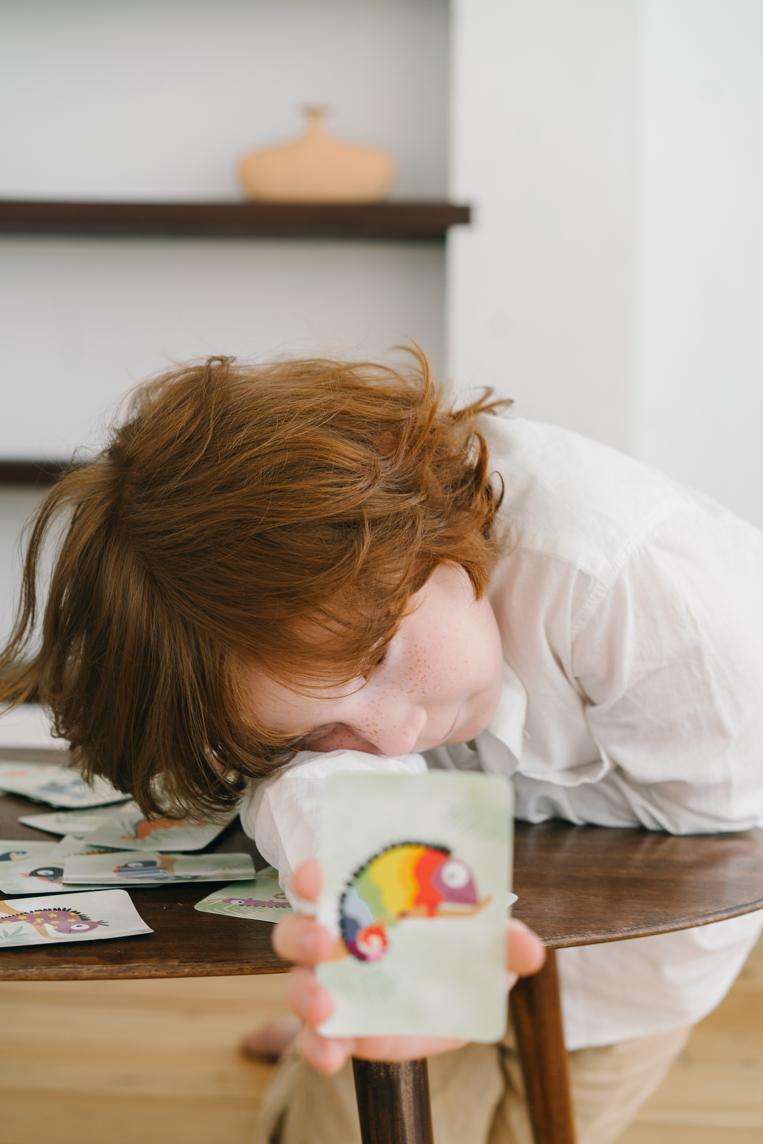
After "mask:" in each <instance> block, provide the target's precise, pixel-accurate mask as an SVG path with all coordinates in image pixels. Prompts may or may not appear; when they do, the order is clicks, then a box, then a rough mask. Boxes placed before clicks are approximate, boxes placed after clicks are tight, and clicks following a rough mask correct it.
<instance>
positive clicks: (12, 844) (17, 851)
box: [0, 838, 56, 882]
mask: <svg viewBox="0 0 763 1144" xmlns="http://www.w3.org/2000/svg"><path fill="white" fill-rule="evenodd" d="M55 845H56V843H55V842H28V841H27V840H26V838H24V839H21V838H10V839H5V840H3V841H0V882H2V876H3V870H4V869H5V867H4V865H3V863H5V862H26V861H27V860H30V859H34V858H44V857H45V855H46V853H47V852H48V851H49V850H50V849H51V848H52V847H54V846H55Z"/></svg>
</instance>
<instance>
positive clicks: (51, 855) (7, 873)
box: [0, 837, 102, 894]
mask: <svg viewBox="0 0 763 1144" xmlns="http://www.w3.org/2000/svg"><path fill="white" fill-rule="evenodd" d="M33 845H36V847H37V849H35V851H34V852H33V854H31V855H30V857H29V858H24V859H21V860H19V861H17V862H13V863H12V864H11V863H9V864H8V865H7V866H6V865H0V893H3V894H34V893H37V894H61V893H66V892H68V890H69V887H68V886H65V885H64V861H65V859H66V858H67V857H69V856H70V855H74V854H97V853H101V852H102V851H101V849H97V848H95V847H92V848H91V847H89V846H87V845H86V844H85V843H84V842H83V841H82V839H80V838H74V837H67V838H62V839H61V840H60V842H38V843H36V844H33ZM81 889H83V890H98V889H100V883H99V882H98V881H94V882H91V883H90V884H88V885H87V886H82V887H81Z"/></svg>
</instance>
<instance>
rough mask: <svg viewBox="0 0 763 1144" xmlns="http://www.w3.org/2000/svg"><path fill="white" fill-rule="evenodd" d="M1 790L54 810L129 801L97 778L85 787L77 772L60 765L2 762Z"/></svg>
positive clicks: (108, 784) (109, 784)
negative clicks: (32, 800) (44, 804)
mask: <svg viewBox="0 0 763 1144" xmlns="http://www.w3.org/2000/svg"><path fill="white" fill-rule="evenodd" d="M0 790H4V791H8V792H9V793H10V794H21V795H24V796H25V797H26V798H31V799H34V800H35V801H36V802H47V803H49V804H50V805H51V806H62V807H68V808H70V809H74V808H76V809H78V810H79V809H82V808H83V807H87V806H104V805H106V804H107V803H112V802H124V801H125V800H126V798H127V795H126V794H120V792H119V791H118V790H116V789H115V788H114V787H113V786H112V785H111V783H109V782H107V781H106V779H102V778H96V779H95V780H94V781H93V783H92V784H90V783H86V782H85V780H84V779H83V778H82V777H81V776H80V775H79V774H78V773H77V771H75V770H73V769H72V768H71V767H66V766H60V765H59V764H57V763H54V764H48V763H45V764H43V763H13V762H0Z"/></svg>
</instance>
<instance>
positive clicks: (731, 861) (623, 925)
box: [0, 750, 763, 1144]
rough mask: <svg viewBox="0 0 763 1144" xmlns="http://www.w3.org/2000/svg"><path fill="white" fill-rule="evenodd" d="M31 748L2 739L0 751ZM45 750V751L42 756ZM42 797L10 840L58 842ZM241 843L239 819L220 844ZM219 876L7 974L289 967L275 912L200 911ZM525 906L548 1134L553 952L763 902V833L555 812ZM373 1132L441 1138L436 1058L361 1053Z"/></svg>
mask: <svg viewBox="0 0 763 1144" xmlns="http://www.w3.org/2000/svg"><path fill="white" fill-rule="evenodd" d="M21 757H26V758H29V757H30V755H29V753H28V752H20V751H15V752H11V751H8V750H0V758H16V759H19V758H21ZM35 757H38V758H40V759H41V760H42V759H43V758H44V759H45V760H46V761H48V760H49V756H46V755H45V754H43V753H39V752H38V753H36V754H35ZM43 809H44V808H42V807H41V806H40V804H39V803H34V804H33V803H30V802H28V801H27V800H26V799H22V798H16V797H15V796H13V795H6V796H5V797H3V798H0V837H2V838H18V839H24V838H25V839H37V840H40V839H50V840H51V841H55V839H54V838H53V836H51V835H47V834H43V833H42V832H41V831H37V830H34V829H33V828H31V827H26V826H23V825H22V824H20V823H19V822H18V816H19V814H22V813H40V812H41V811H42V810H43ZM209 849H210V850H213V851H231V850H245V851H248V852H250V853H253V854H256V852H255V850H254V846H253V843H252V842H251V841H250V840H249V839H247V838H246V837H245V836H244V835H243V833H242V832H241V830H240V828H239V827H238V826H237V825H232V826H231V827H229V828H228V829H227V830H226V831H225V833H224V834H223V835H221V836H220V838H219V839H218V840H217V842H216V843H214V844H213V845H212V846H211V847H210V848H209ZM213 885H214V884H213V883H205V884H204V886H200V885H199V884H198V883H196V884H189V885H179V886H157V887H153V888H150V889H149V888H140V887H131V888H130V894H131V895H132V897H133V901H134V903H135V905H136V908H137V910H138V912H139V914H140V915H141V917H143V918H144V919H145V921H146V922H147V923H148V925H150V926H151V927H152V929H154V930H155V931H156V932H155V933H153V934H145V935H141V936H138V937H130V938H124V939H121V940H110V941H102V942H87V943H83V944H81V945H79V944H74V943H72V944H60V945H51V946H48V947H41V946H29V947H24V948H22V949H17V950H12V949H6V950H3V951H2V954H1V955H0V979H5V980H16V981H61V980H73V981H76V980H83V979H84V980H95V979H99V978H120V979H121V978H130V977H205V976H206V977H208V976H214V977H218V976H229V975H232V974H250V973H280V972H283V971H285V970H286V969H288V966H287V965H286V963H284V962H283V961H281V960H280V959H279V958H278V957H277V956H276V955H275V953H274V952H273V949H272V947H271V935H272V932H273V927H272V926H271V925H269V924H268V923H266V922H253V921H248V920H246V919H242V918H231V917H225V918H221V917H219V916H216V915H214V914H201V913H198V912H197V911H195V910H194V909H193V905H194V903H195V902H197V901H199V900H200V899H201V898H202V897H204V896H206V894H207V893H209V892H210V890H211V889H212V886H213ZM514 889H515V890H516V892H517V894H518V895H519V903H518V906H517V909H516V914H517V916H518V917H520V918H521V919H522V920H523V921H524V922H525V923H526V924H527V925H529V926H531V927H532V929H534V930H535V931H536V933H538V934H539V935H540V937H541V938H542V939H543V940H544V941H545V942H546V944H547V946H548V947H549V950H550V955H549V957H548V960H547V963H546V966H545V967H544V969H543V970H542V971H541V973H539V974H537V975H536V976H535V977H532V978H526V979H525V980H523V981H521V982H520V983H519V984H518V985H517V986H516V987H515V989H514V990H513V992H512V995H511V1008H512V1017H513V1020H514V1024H515V1027H516V1032H517V1042H518V1046H519V1051H520V1057H521V1060H522V1065H523V1073H524V1077H525V1084H526V1087H527V1092H528V1103H529V1110H530V1116H531V1120H532V1123H533V1130H534V1135H535V1139H536V1141H538V1142H540V1144H569V1142H571V1141H572V1140H573V1139H574V1136H573V1130H572V1115H571V1104H570V1099H569V1087H568V1082H567V1064H566V1055H565V1051H564V1042H563V1037H562V1029H561V1019H560V1014H559V996H558V986H557V980H556V963H555V957H554V954H553V951H554V950H555V949H561V948H564V947H567V946H577V945H590V944H594V943H597V942H607V941H620V940H623V939H624V938H632V937H646V936H648V935H651V934H657V933H668V932H670V931H673V930H680V929H687V928H689V927H690V926H695V925H706V924H708V923H710V922H715V921H721V920H723V919H725V918H731V917H736V916H738V915H739V914H744V913H749V912H751V911H753V910H758V909H761V908H763V831H759V830H753V831H747V832H744V833H739V834H719V835H699V836H687V837H680V838H677V837H673V836H670V835H664V834H654V833H650V832H647V831H640V830H608V829H603V828H600V827H592V826H570V825H568V824H566V823H560V822H550V823H544V824H542V825H539V826H529V825H527V824H523V823H518V824H517V828H516V843H515V859H514ZM354 1067H355V1077H356V1088H357V1093H358V1106H359V1111H360V1116H361V1125H362V1129H363V1134H364V1135H363V1139H364V1141H367V1142H369V1144H414V1142H415V1144H428V1141H431V1139H432V1136H431V1124H430V1120H429V1099H428V1090H427V1081H426V1062H423V1061H414V1062H407V1063H404V1064H402V1065H387V1064H383V1063H373V1062H364V1061H360V1062H358V1061H356V1062H354Z"/></svg>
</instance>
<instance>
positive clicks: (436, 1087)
mask: <svg viewBox="0 0 763 1144" xmlns="http://www.w3.org/2000/svg"><path fill="white" fill-rule="evenodd" d="M690 1031H691V1030H690V1029H689V1028H682V1029H674V1030H671V1032H669V1033H658V1034H657V1035H656V1036H652V1037H642V1038H640V1039H638V1040H634V1041H624V1042H623V1043H621V1044H618V1045H608V1046H606V1047H604V1048H598V1049H579V1050H578V1051H577V1052H573V1053H570V1054H569V1064H570V1079H571V1082H572V1098H573V1106H574V1110H575V1122H576V1125H577V1139H578V1144H611V1142H612V1141H614V1140H617V1138H618V1137H619V1136H620V1134H621V1133H622V1132H624V1131H625V1129H626V1127H627V1126H628V1124H629V1123H630V1122H631V1120H633V1118H634V1117H635V1115H636V1113H637V1111H638V1109H639V1107H640V1105H641V1104H642V1103H643V1102H644V1101H645V1100H646V1098H647V1097H648V1096H649V1095H650V1094H651V1093H652V1092H654V1090H655V1089H656V1088H657V1086H658V1085H659V1083H660V1081H661V1080H662V1079H663V1077H664V1076H665V1074H666V1073H667V1071H668V1069H669V1068H670V1066H671V1064H672V1063H673V1061H674V1060H675V1058H676V1057H677V1056H678V1054H679V1053H680V1051H681V1049H682V1048H683V1047H684V1045H685V1044H686V1042H687V1040H688V1038H689V1033H690ZM429 1087H430V1092H431V1097H432V1119H433V1127H434V1138H435V1141H436V1144H532V1132H531V1130H530V1123H529V1120H528V1117H527V1111H526V1109H525V1103H524V1097H523V1088H522V1079H521V1073H520V1068H519V1061H518V1059H517V1055H516V1052H515V1050H514V1047H513V1037H512V1034H511V1033H509V1034H507V1036H506V1037H505V1039H504V1040H503V1041H502V1042H501V1043H499V1044H497V1045H476V1044H472V1045H467V1046H466V1047H465V1048H463V1049H458V1050H456V1051H455V1052H452V1053H443V1054H441V1055H440V1056H435V1057H430V1059H429ZM255 1144H360V1131H359V1128H358V1114H357V1107H356V1104H355V1089H354V1086H353V1078H352V1068H351V1066H350V1065H348V1066H347V1067H346V1068H344V1069H343V1070H342V1072H341V1073H339V1074H338V1075H337V1076H335V1077H330V1078H327V1077H323V1076H319V1074H318V1073H316V1072H313V1070H312V1069H311V1068H309V1067H308V1066H307V1065H305V1064H304V1063H303V1062H302V1061H301V1060H300V1059H299V1058H298V1057H297V1056H296V1054H294V1053H287V1054H286V1056H285V1057H284V1059H283V1060H282V1061H281V1064H280V1065H279V1067H278V1070H277V1072H276V1076H275V1079H274V1081H273V1084H272V1085H271V1086H270V1088H269V1089H268V1091H267V1092H266V1094H265V1099H264V1102H263V1107H262V1110H261V1113H260V1117H259V1121H258V1125H257V1129H256V1134H255Z"/></svg>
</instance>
